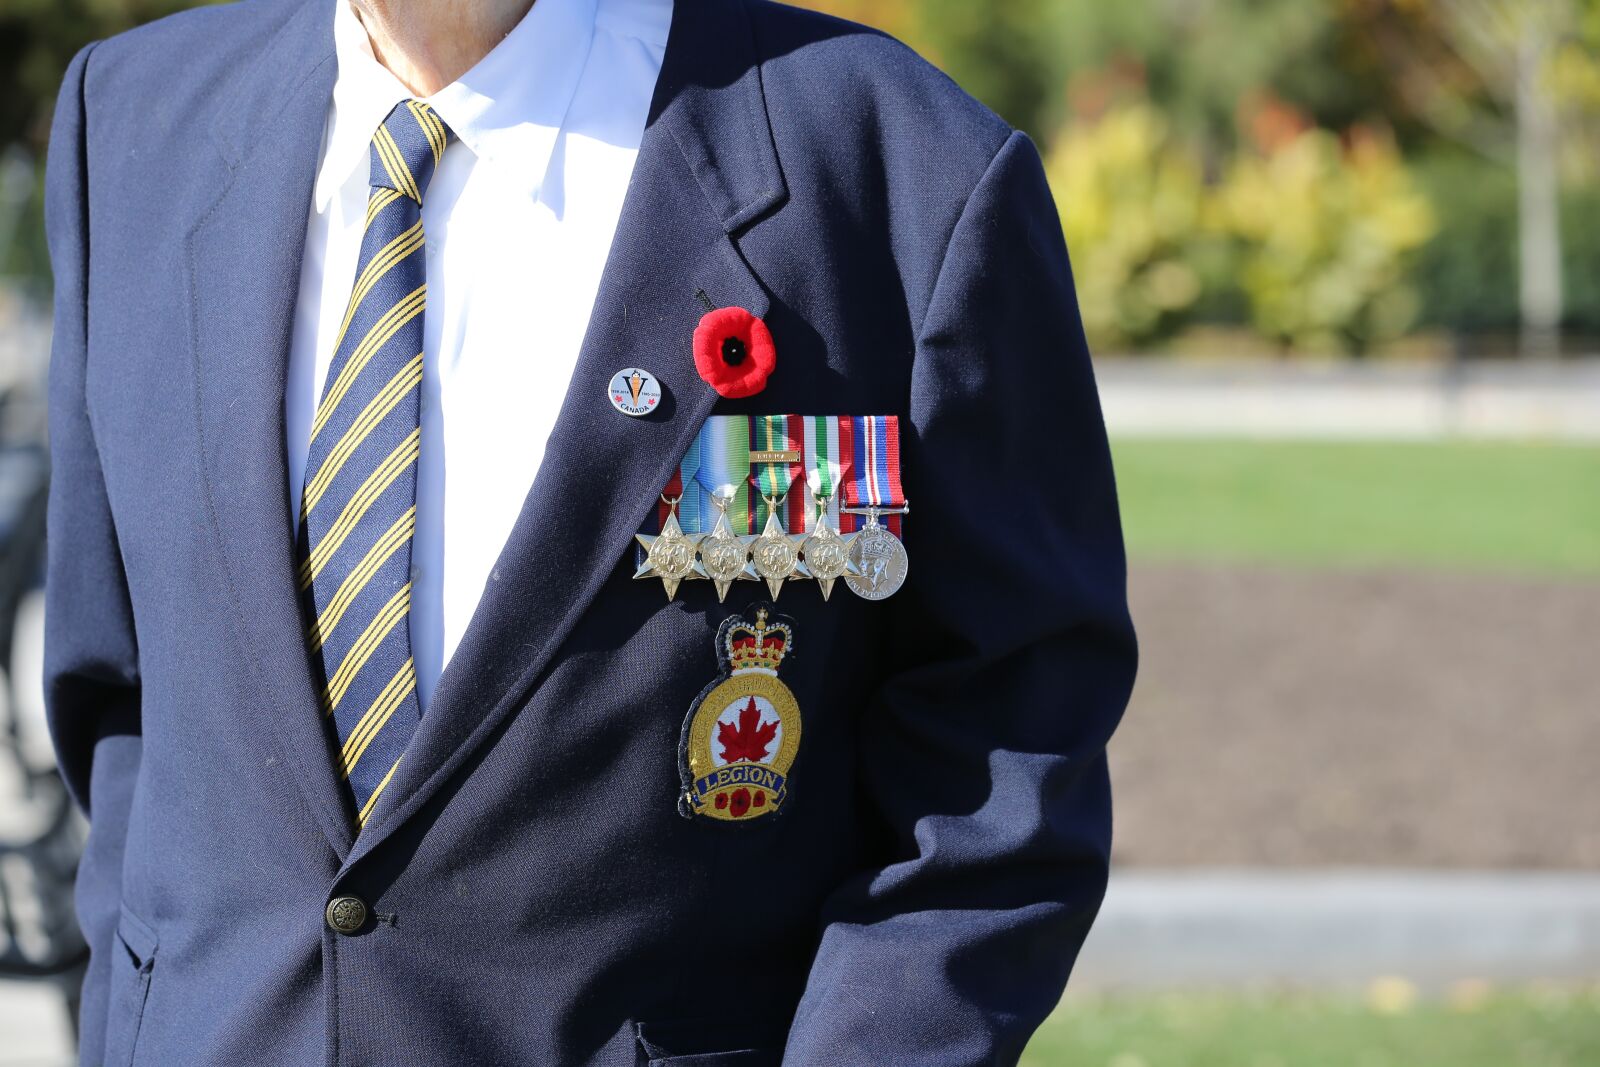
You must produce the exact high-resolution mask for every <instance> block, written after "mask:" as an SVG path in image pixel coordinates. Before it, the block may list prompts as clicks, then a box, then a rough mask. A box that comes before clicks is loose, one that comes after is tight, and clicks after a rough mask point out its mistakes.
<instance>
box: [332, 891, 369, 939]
mask: <svg viewBox="0 0 1600 1067" xmlns="http://www.w3.org/2000/svg"><path fill="white" fill-rule="evenodd" d="M327 919H328V926H329V927H330V928H332V930H333V931H334V932H335V933H339V934H353V933H355V932H356V931H357V930H359V929H361V928H362V927H363V926H365V925H367V902H366V901H364V900H362V899H361V898H360V897H334V898H333V899H332V900H330V901H328V911H327Z"/></svg>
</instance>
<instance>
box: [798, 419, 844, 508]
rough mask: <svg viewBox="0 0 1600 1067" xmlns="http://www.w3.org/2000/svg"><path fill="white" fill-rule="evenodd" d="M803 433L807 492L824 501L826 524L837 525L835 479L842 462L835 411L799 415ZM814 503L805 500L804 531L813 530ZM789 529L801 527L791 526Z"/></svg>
mask: <svg viewBox="0 0 1600 1067" xmlns="http://www.w3.org/2000/svg"><path fill="white" fill-rule="evenodd" d="M802 422H803V423H804V426H803V432H804V435H805V457H806V460H805V466H806V488H807V489H808V490H809V491H810V496H811V497H812V498H816V499H822V500H826V501H827V511H826V513H825V514H826V517H827V521H828V524H829V525H830V526H832V527H833V528H834V529H838V528H839V481H840V478H841V477H843V474H844V471H845V469H846V464H844V463H843V462H841V456H840V453H839V417H838V416H837V415H807V416H805V417H804V418H803V419H802ZM815 516H816V507H815V505H814V503H813V502H812V500H807V501H806V526H805V530H804V532H805V533H813V532H815V527H816V522H815ZM790 532H791V533H799V532H801V531H798V530H794V531H790Z"/></svg>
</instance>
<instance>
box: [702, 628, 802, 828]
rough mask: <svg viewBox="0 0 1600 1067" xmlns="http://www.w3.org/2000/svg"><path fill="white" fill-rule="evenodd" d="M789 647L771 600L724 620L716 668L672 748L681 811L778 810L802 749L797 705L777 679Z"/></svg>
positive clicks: (736, 815) (739, 816) (740, 818)
mask: <svg viewBox="0 0 1600 1067" xmlns="http://www.w3.org/2000/svg"><path fill="white" fill-rule="evenodd" d="M752 612H753V614H752ZM793 650H794V626H793V624H792V622H791V621H790V620H788V619H786V618H784V617H782V616H780V615H776V614H774V613H773V612H772V609H771V605H768V604H759V605H755V606H753V607H752V608H751V609H750V611H747V612H746V613H745V614H743V615H734V616H731V617H729V618H727V619H725V620H723V623H722V625H721V626H720V627H719V628H718V629H717V659H718V661H719V662H720V664H721V667H722V673H721V675H720V676H719V677H718V678H717V679H716V680H715V681H713V682H712V683H711V684H710V685H708V686H706V688H705V689H704V690H702V691H701V693H700V695H699V696H698V697H696V698H695V701H694V703H693V704H691V705H690V706H689V714H688V716H687V717H686V718H685V719H684V722H683V737H682V739H681V741H680V742H679V746H678V748H679V763H680V768H679V769H680V773H681V775H682V777H683V796H682V797H681V799H680V801H679V804H678V808H679V811H680V812H681V813H682V814H683V815H685V816H687V817H689V818H697V817H698V818H707V819H715V820H718V821H722V822H751V821H754V820H756V819H760V818H763V817H766V816H770V815H775V814H777V812H778V811H779V809H780V808H782V806H783V804H784V801H785V800H787V799H788V795H789V768H790V767H791V766H792V765H793V764H794V757H795V753H796V752H798V751H799V749H800V705H799V703H798V702H797V701H796V700H795V697H794V694H793V693H792V692H790V691H789V687H788V686H787V685H784V684H783V682H782V681H780V680H779V679H778V667H779V665H780V664H781V663H782V662H783V658H784V656H786V655H788V654H789V653H790V652H792V651H793Z"/></svg>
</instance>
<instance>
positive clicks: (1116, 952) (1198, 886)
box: [1073, 869, 1600, 989]
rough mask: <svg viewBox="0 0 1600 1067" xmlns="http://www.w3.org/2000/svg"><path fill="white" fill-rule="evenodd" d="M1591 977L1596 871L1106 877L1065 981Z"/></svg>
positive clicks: (1595, 948) (1597, 973)
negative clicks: (1096, 914)
mask: <svg viewBox="0 0 1600 1067" xmlns="http://www.w3.org/2000/svg"><path fill="white" fill-rule="evenodd" d="M1388 976H1393V977H1398V978H1404V979H1406V980H1408V981H1411V982H1413V983H1415V984H1416V985H1418V986H1420V987H1422V988H1424V989H1437V988H1439V987H1442V986H1444V985H1446V984H1448V983H1451V982H1454V981H1458V980H1462V979H1484V980H1488V981H1492V982H1497V983H1500V982H1509V983H1515V982H1519V981H1532V980H1543V979H1555V980H1584V981H1595V980H1600V873H1561V872H1551V873H1540V872H1526V873H1523V872H1501V871H1496V872H1445V871H1376V870H1354V869H1352V870H1344V871H1340V870H1333V871H1328V870H1322V871H1307V870H1285V871H1262V870H1237V871H1230V870H1213V871H1150V870H1142V871H1136V872H1128V873H1125V874H1120V875H1117V876H1116V877H1114V878H1113V880H1112V885H1111V888H1110V890H1109V892H1108V893H1107V894H1106V902H1105V906H1104V907H1103V908H1102V910H1101V914H1100V919H1099V921H1098V922H1097V923H1096V924H1095V927H1094V930H1093V931H1092V932H1091V933H1090V935H1089V941H1088V943H1087V944H1086V945H1085V946H1084V952H1083V955H1082V957H1081V958H1080V960H1079V963H1078V967H1077V970H1076V971H1075V972H1074V975H1073V986H1074V988H1084V989H1107V988H1112V989H1115V988H1164V987H1166V988H1171V987H1181V986H1197V985H1200V986H1233V985H1245V986H1251V985H1265V984H1277V983H1282V984H1291V985H1304V986H1333V987H1344V986H1355V985H1364V984H1365V983H1367V982H1369V981H1371V980H1372V979H1374V978H1379V977H1388Z"/></svg>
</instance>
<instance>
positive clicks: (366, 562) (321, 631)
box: [311, 504, 417, 652]
mask: <svg viewBox="0 0 1600 1067" xmlns="http://www.w3.org/2000/svg"><path fill="white" fill-rule="evenodd" d="M416 529H417V508H416V505H415V504H413V505H412V506H411V507H410V508H408V509H406V513H405V514H404V515H402V516H400V517H399V518H398V519H396V520H395V522H394V525H393V526H391V527H389V528H388V529H387V530H385V531H384V534H383V536H382V537H380V538H378V541H377V544H375V545H373V546H372V547H371V548H369V549H367V554H366V555H365V556H363V557H361V562H360V563H357V564H356V567H355V570H353V571H351V572H350V573H349V574H347V575H345V579H344V581H342V582H340V583H339V588H338V590H336V591H335V592H334V594H333V598H332V599H331V600H329V601H328V606H327V607H326V608H325V609H323V612H322V614H320V615H318V616H317V621H316V622H315V623H313V624H312V626H311V651H312V652H315V651H317V650H318V649H319V648H321V647H322V644H323V642H324V641H326V640H327V639H328V635H329V634H331V633H333V628H334V627H335V626H338V625H339V620H340V619H342V618H344V613H345V612H346V611H348V610H350V605H351V604H353V603H355V599H356V597H358V596H360V595H361V590H363V589H365V588H366V587H367V582H369V581H371V580H372V576H373V575H374V574H376V573H377V572H378V568H379V567H382V566H383V565H384V564H385V563H387V562H389V557H390V556H393V555H394V554H395V552H397V551H398V550H399V548H400V546H401V545H403V544H405V543H406V541H407V540H408V539H410V537H411V535H412V534H413V533H415V532H416Z"/></svg>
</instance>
